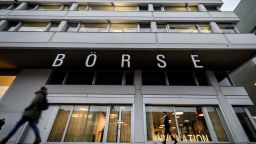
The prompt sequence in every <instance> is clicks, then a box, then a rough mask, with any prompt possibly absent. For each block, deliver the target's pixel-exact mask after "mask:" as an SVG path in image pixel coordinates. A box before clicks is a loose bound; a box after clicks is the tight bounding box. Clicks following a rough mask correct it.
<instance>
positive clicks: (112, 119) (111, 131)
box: [107, 106, 120, 142]
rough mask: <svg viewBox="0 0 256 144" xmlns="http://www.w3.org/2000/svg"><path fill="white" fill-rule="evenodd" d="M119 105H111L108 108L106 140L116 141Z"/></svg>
mask: <svg viewBox="0 0 256 144" xmlns="http://www.w3.org/2000/svg"><path fill="white" fill-rule="evenodd" d="M119 112H120V107H119V106H111V108H110V116H109V123H108V136H107V142H117V138H118V123H117V122H118V120H119Z"/></svg>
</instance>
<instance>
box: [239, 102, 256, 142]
mask: <svg viewBox="0 0 256 144" xmlns="http://www.w3.org/2000/svg"><path fill="white" fill-rule="evenodd" d="M234 110H235V112H236V115H237V117H238V119H239V121H240V123H241V125H242V127H243V128H244V131H245V133H246V135H247V137H248V138H249V140H250V141H252V142H255V141H256V130H255V129H254V127H253V125H252V123H251V121H250V119H249V117H248V116H247V114H246V112H245V110H244V108H243V107H234Z"/></svg>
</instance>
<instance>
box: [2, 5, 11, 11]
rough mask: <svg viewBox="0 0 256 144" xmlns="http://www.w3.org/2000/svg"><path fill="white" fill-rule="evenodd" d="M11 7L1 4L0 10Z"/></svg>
mask: <svg viewBox="0 0 256 144" xmlns="http://www.w3.org/2000/svg"><path fill="white" fill-rule="evenodd" d="M10 7H11V5H4V4H1V5H0V10H7V9H9V8H10Z"/></svg>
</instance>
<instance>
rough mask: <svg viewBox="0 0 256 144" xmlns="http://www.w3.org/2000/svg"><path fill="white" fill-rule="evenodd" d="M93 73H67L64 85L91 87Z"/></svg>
mask: <svg viewBox="0 0 256 144" xmlns="http://www.w3.org/2000/svg"><path fill="white" fill-rule="evenodd" d="M93 77H94V72H80V71H78V72H69V74H68V77H67V81H66V84H74V85H91V84H92V81H93Z"/></svg>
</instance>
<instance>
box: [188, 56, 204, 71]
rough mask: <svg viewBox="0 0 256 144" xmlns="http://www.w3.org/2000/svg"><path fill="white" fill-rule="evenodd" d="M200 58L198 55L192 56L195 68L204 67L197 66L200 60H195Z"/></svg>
mask: <svg viewBox="0 0 256 144" xmlns="http://www.w3.org/2000/svg"><path fill="white" fill-rule="evenodd" d="M196 57H198V55H191V58H192V62H193V64H194V67H195V68H203V66H199V65H197V62H200V60H196V59H195V58H196Z"/></svg>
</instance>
